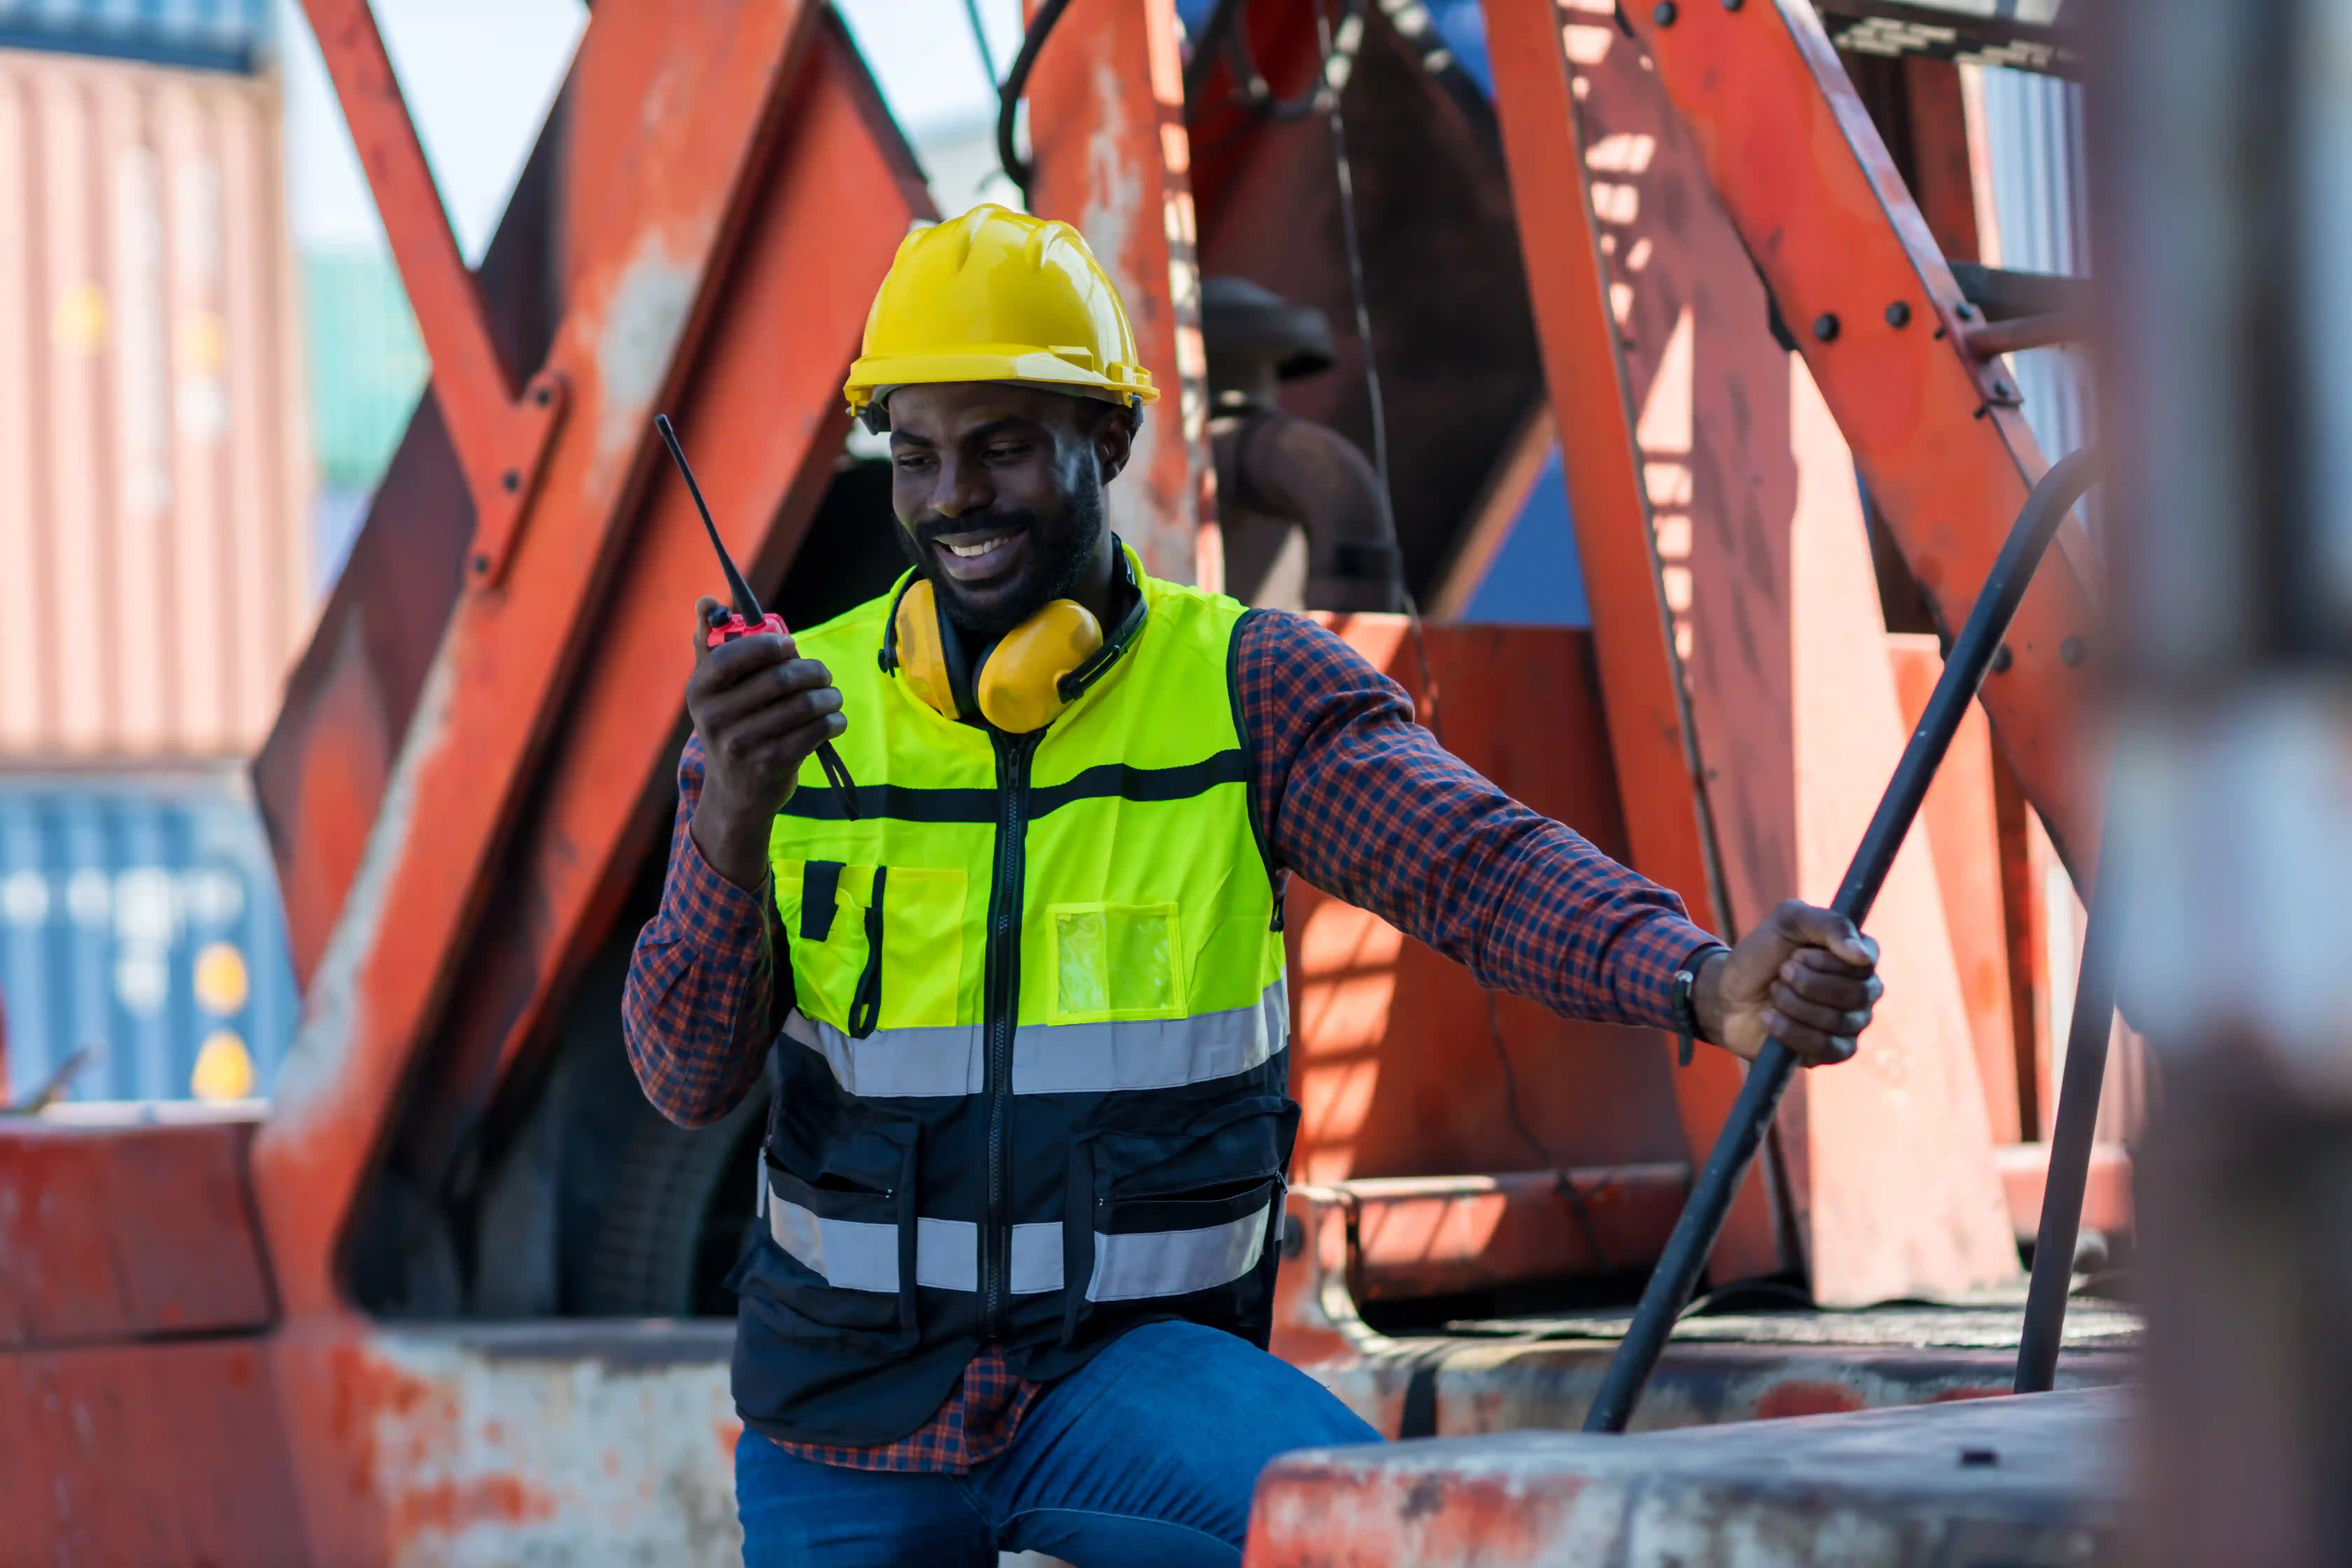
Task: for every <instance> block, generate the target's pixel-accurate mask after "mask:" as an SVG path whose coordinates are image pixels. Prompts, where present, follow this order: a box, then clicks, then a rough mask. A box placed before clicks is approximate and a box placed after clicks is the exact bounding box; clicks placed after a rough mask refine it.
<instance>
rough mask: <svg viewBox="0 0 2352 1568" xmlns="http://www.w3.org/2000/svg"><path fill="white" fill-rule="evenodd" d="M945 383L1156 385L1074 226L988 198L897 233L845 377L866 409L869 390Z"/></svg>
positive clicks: (1126, 399) (1134, 395) (1097, 393)
mask: <svg viewBox="0 0 2352 1568" xmlns="http://www.w3.org/2000/svg"><path fill="white" fill-rule="evenodd" d="M941 381H1020V382H1028V383H1031V384H1037V385H1046V386H1054V387H1066V388H1068V389H1069V390H1070V391H1071V392H1073V393H1076V394H1079V395H1086V396H1094V397H1105V398H1110V399H1114V400H1116V401H1118V402H1121V403H1127V404H1129V405H1134V404H1137V403H1150V402H1151V401H1152V400H1153V399H1154V398H1156V397H1158V396H1159V395H1160V393H1159V391H1158V389H1156V388H1155V387H1153V385H1152V384H1151V373H1150V371H1148V370H1146V369H1144V368H1143V365H1142V363H1141V362H1140V361H1139V359H1138V358H1137V356H1136V352H1135V329H1134V328H1133V327H1131V326H1129V324H1128V320H1127V307H1126V306H1124V305H1122V304H1120V303H1119V299H1118V289H1117V288H1115V287H1114V286H1113V285H1112V283H1111V280H1110V276H1109V274H1108V273H1106V272H1105V271H1104V270H1103V269H1102V264H1101V263H1100V262H1098V261H1097V260H1096V259H1095V256H1094V252H1093V251H1091V250H1088V249H1087V242H1086V240H1085V239H1083V238H1082V237H1080V236H1079V234H1078V231H1077V230H1076V229H1075V228H1072V227H1071V226H1069V225H1068V224H1066V223H1055V222H1051V221H1049V220H1047V219H1045V218H1039V217H1030V216H1027V215H1025V214H1023V213H1016V212H1013V211H1011V210H1010V209H1008V208H1005V207H1001V206H997V205H994V204H992V203H990V204H985V205H981V206H976V207H974V208H972V209H971V211H970V212H968V213H966V214H964V215H963V216H961V217H959V218H951V219H950V220H949V221H947V222H946V223H942V224H937V225H934V226H931V227H929V228H924V229H918V230H916V231H915V232H914V233H912V234H910V235H908V237H906V238H905V239H904V240H903V241H901V242H900V243H899V246H898V256H897V258H894V259H893V260H892V261H891V263H890V273H889V276H888V277H887V278H885V279H882V287H881V288H880V289H878V290H877V291H876V293H875V295H874V308H873V309H872V310H869V311H867V312H866V348H865V352H864V353H861V354H860V355H859V356H858V359H857V363H856V364H853V365H851V366H850V367H849V380H848V382H847V384H845V385H844V386H843V387H842V389H841V390H842V393H843V395H845V396H846V397H847V398H848V399H849V411H850V412H851V413H852V414H863V413H864V412H865V411H866V405H867V404H869V403H871V402H872V401H873V400H874V397H875V395H876V394H877V392H887V389H889V388H892V387H899V386H907V385H910V384H925V383H930V382H941Z"/></svg>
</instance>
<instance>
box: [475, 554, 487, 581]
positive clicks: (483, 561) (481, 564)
mask: <svg viewBox="0 0 2352 1568" xmlns="http://www.w3.org/2000/svg"><path fill="white" fill-rule="evenodd" d="M489 574H490V558H489V557H488V556H487V555H477V556H475V557H474V575H475V576H477V577H487V576H488V575H489Z"/></svg>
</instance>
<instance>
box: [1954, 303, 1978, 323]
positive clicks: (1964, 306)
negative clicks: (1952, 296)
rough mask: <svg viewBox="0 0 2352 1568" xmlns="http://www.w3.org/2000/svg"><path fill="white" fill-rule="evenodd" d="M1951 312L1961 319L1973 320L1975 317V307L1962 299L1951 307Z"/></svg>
mask: <svg viewBox="0 0 2352 1568" xmlns="http://www.w3.org/2000/svg"><path fill="white" fill-rule="evenodd" d="M1952 314H1953V315H1955V316H1958V318H1959V319H1960V320H1962V321H1975V320H1976V319H1977V308H1976V307H1975V306H1974V305H1971V304H1969V302H1968V301H1967V300H1961V301H1960V302H1959V303H1958V304H1957V305H1955V306H1953V307H1952Z"/></svg>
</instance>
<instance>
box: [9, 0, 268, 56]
mask: <svg viewBox="0 0 2352 1568" xmlns="http://www.w3.org/2000/svg"><path fill="white" fill-rule="evenodd" d="M269 13H270V0H0V48H12V49H46V50H49V51H52V52H54V53H61V54H71V55H98V56H101V57H104V58H109V59H122V60H143V61H145V62H146V63H148V64H150V65H159V66H183V67H186V68H190V69H194V70H220V71H240V72H250V71H255V70H258V69H259V68H261V64H262V62H263V60H264V59H266V58H268V53H269V43H270V37H271V32H270V15H269Z"/></svg>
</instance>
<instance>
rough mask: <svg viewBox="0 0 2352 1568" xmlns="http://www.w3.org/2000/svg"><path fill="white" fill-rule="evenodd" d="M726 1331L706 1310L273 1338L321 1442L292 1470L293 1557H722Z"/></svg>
mask: <svg viewBox="0 0 2352 1568" xmlns="http://www.w3.org/2000/svg"><path fill="white" fill-rule="evenodd" d="M731 1344H732V1332H731V1326H730V1325H727V1324H721V1323H710V1324H693V1325H673V1324H662V1323H651V1324H642V1325H640V1324H626V1325H617V1324H616V1325H606V1324H590V1323H583V1324H576V1325H548V1326H518V1327H516V1328H513V1329H498V1328H459V1329H449V1330H404V1331H369V1330H367V1329H365V1328H364V1327H363V1326H362V1325H361V1324H359V1323H358V1322H356V1321H349V1322H346V1323H343V1324H340V1325H331V1326H330V1325H316V1326H314V1327H313V1328H311V1329H309V1330H305V1331H298V1332H294V1333H289V1335H288V1336H286V1337H285V1338H284V1339H283V1340H282V1341H281V1342H280V1343H279V1344H278V1348H277V1359H276V1367H277V1373H278V1383H279V1386H280V1387H281V1388H282V1389H284V1390H285V1391H286V1393H287V1395H288V1400H289V1405H295V1406H297V1407H309V1408H310V1409H313V1410H315V1411H316V1412H317V1413H318V1415H320V1416H322V1417H324V1418H325V1419H326V1420H327V1421H328V1422H330V1423H331V1426H332V1428H333V1430H334V1431H335V1435H336V1438H337V1450H338V1452H337V1458H338V1461H339V1462H338V1463H337V1464H335V1465H334V1466H332V1467H317V1468H313V1469H311V1470H310V1473H309V1474H308V1475H307V1476H306V1490H305V1496H304V1499H303V1502H304V1506H305V1508H306V1510H308V1511H309V1514H310V1519H311V1521H312V1548H311V1550H312V1552H313V1554H314V1555H313V1558H312V1560H313V1561H320V1562H354V1561H364V1562H375V1563H390V1564H396V1565H407V1564H415V1565H419V1568H422V1565H424V1564H429V1563H515V1562H534V1561H536V1562H589V1561H601V1562H646V1563H690V1564H711V1565H714V1568H715V1565H717V1564H719V1563H730V1562H733V1561H735V1560H737V1558H738V1557H740V1552H741V1550H742V1541H741V1535H740V1531H739V1530H738V1528H737V1525H736V1522H735V1509H734V1473H733V1463H732V1461H733V1457H734V1452H735V1441H736V1437H737V1435H738V1434H739V1433H740V1430H741V1427H740V1423H739V1422H738V1421H737V1419H736V1416H735V1411H734V1402H733V1399H732V1397H731V1396H730V1394H729V1392H728V1385H727V1357H728V1353H729V1350H730V1346H731ZM297 1426H298V1429H299V1426H300V1423H299V1422H298V1424H297Z"/></svg>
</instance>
